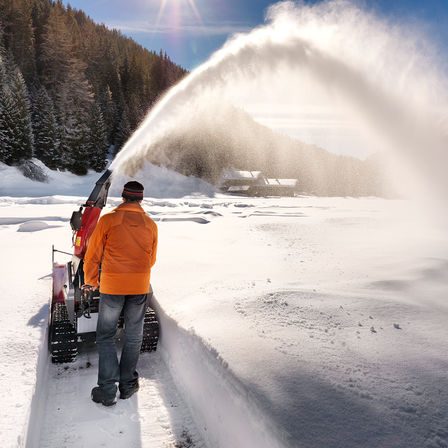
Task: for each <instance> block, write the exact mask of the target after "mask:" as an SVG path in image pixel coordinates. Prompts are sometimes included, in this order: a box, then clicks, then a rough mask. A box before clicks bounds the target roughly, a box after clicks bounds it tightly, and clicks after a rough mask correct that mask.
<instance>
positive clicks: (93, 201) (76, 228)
mask: <svg viewBox="0 0 448 448" xmlns="http://www.w3.org/2000/svg"><path fill="white" fill-rule="evenodd" d="M111 174H112V171H111V170H106V171H105V172H104V174H103V175H102V176H101V177H100V178H99V180H98V181H97V182H96V184H95V188H94V189H93V191H92V193H90V196H89V198H88V199H87V202H86V203H85V204H84V205H82V206H81V207H80V208H79V210H77V211H74V212H73V214H72V217H71V219H70V225H71V227H72V230H73V232H74V235H73V245H74V247H75V250H74V255H75V256H77V257H78V258H80V259H83V258H84V255H85V253H86V250H87V243H88V242H89V238H90V236H91V235H92V233H93V231H94V230H95V227H96V224H97V222H98V219H99V217H100V213H101V209H102V208H103V207H104V206H105V205H106V201H107V195H108V193H109V187H110V183H111V179H110V176H111ZM83 207H84V211H83Z"/></svg>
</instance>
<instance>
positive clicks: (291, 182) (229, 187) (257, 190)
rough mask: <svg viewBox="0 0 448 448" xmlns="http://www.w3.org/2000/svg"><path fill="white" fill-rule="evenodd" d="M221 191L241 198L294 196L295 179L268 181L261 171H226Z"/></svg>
mask: <svg viewBox="0 0 448 448" xmlns="http://www.w3.org/2000/svg"><path fill="white" fill-rule="evenodd" d="M220 189H221V191H224V192H226V193H230V194H239V195H243V196H294V195H295V194H296V193H297V192H298V191H297V179H268V178H266V177H265V176H264V175H263V174H262V172H261V171H244V170H227V171H225V172H224V174H223V176H222V178H221V183H220Z"/></svg>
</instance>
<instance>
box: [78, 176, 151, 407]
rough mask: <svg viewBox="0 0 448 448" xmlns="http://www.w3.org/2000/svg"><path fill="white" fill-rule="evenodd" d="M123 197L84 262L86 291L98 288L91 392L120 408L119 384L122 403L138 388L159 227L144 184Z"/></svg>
mask: <svg viewBox="0 0 448 448" xmlns="http://www.w3.org/2000/svg"><path fill="white" fill-rule="evenodd" d="M122 197H123V203H122V204H120V205H119V206H118V207H117V208H115V209H114V210H113V211H112V212H110V213H107V214H106V215H104V216H103V217H101V218H100V220H99V221H98V225H97V226H96V228H95V230H94V232H93V234H92V236H91V238H90V241H89V246H88V249H87V252H86V255H85V257H84V281H85V284H86V285H85V288H87V289H97V288H98V287H99V289H100V305H99V314H98V324H97V334H96V342H97V345H98V355H99V368H98V387H94V388H93V389H92V400H93V401H94V402H96V403H102V404H103V405H104V406H112V405H113V404H115V403H116V393H117V386H116V383H119V389H120V398H123V399H126V398H129V397H131V396H132V395H133V394H134V393H135V392H136V391H137V390H138V388H139V384H138V373H137V371H136V370H135V369H136V366H137V361H138V358H139V354H140V347H141V344H142V338H143V321H144V316H145V311H146V297H147V294H148V292H149V281H150V272H151V267H152V266H153V265H154V263H155V261H156V251H157V226H156V224H155V223H154V221H153V220H152V219H151V218H150V217H149V216H148V215H147V214H146V213H145V211H144V210H143V208H142V207H141V205H140V204H141V202H142V200H143V185H142V184H140V183H139V182H135V181H132V182H128V183H127V184H125V185H124V188H123V193H122ZM100 266H101V276H99V270H100ZM99 277H100V278H99ZM122 310H123V314H124V342H123V350H122V353H121V358H120V362H118V357H117V350H116V347H115V333H116V331H117V325H118V319H119V317H120V314H121V311H122Z"/></svg>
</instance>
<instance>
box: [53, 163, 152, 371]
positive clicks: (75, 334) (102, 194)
mask: <svg viewBox="0 0 448 448" xmlns="http://www.w3.org/2000/svg"><path fill="white" fill-rule="evenodd" d="M111 174H112V171H110V170H106V172H105V173H104V174H103V175H102V176H101V177H100V179H99V180H98V181H97V182H96V185H95V188H94V189H93V191H92V193H90V196H89V198H88V199H87V202H86V203H85V204H84V205H82V206H81V207H80V208H79V210H76V211H74V212H73V214H72V217H71V219H70V225H71V227H72V230H73V246H74V253H73V255H72V254H68V253H66V252H62V251H59V250H56V249H54V247H53V254H52V261H53V276H52V277H53V295H52V300H51V314H50V320H49V331H48V345H49V351H50V354H51V360H52V361H53V362H54V363H64V362H72V361H74V360H75V359H76V356H77V354H78V348H79V345H80V344H81V343H83V342H88V341H94V340H95V335H96V323H97V321H98V305H99V292H98V291H89V292H87V291H83V290H82V288H81V287H82V285H83V284H84V270H83V264H84V256H85V254H86V251H87V246H88V244H89V239H90V236H91V235H92V233H93V231H94V230H95V227H96V225H97V223H98V219H99V217H100V213H101V209H102V208H103V207H104V206H105V205H106V201H107V195H108V192H109V187H110V182H111V179H110V176H111ZM55 252H60V253H63V254H66V255H71V256H72V259H71V261H69V262H68V263H66V264H59V263H56V262H55V261H54V253H55ZM151 295H152V289H151V291H150V294H148V299H149V298H150V297H151ZM122 327H123V316H121V317H120V320H119V323H118V328H122ZM158 338H159V324H158V322H157V319H156V316H155V313H154V311H153V310H152V309H151V308H150V307H149V305H148V306H147V308H146V313H145V321H144V328H143V342H142V347H141V351H142V352H149V351H154V350H156V348H157V341H158Z"/></svg>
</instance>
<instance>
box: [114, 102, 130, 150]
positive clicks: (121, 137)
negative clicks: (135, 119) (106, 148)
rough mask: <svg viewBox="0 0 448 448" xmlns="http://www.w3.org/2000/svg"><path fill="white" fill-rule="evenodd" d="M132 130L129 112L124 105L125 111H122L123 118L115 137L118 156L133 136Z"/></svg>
mask: <svg viewBox="0 0 448 448" xmlns="http://www.w3.org/2000/svg"><path fill="white" fill-rule="evenodd" d="M131 133H132V128H131V123H130V120H129V112H128V108H127V106H126V105H123V109H122V111H121V118H120V122H119V125H118V130H117V133H116V135H115V141H114V145H115V154H117V153H118V152H119V151H120V150H121V148H122V147H123V145H124V144H125V143H126V141H127V140H128V138H129V137H130V136H131Z"/></svg>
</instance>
